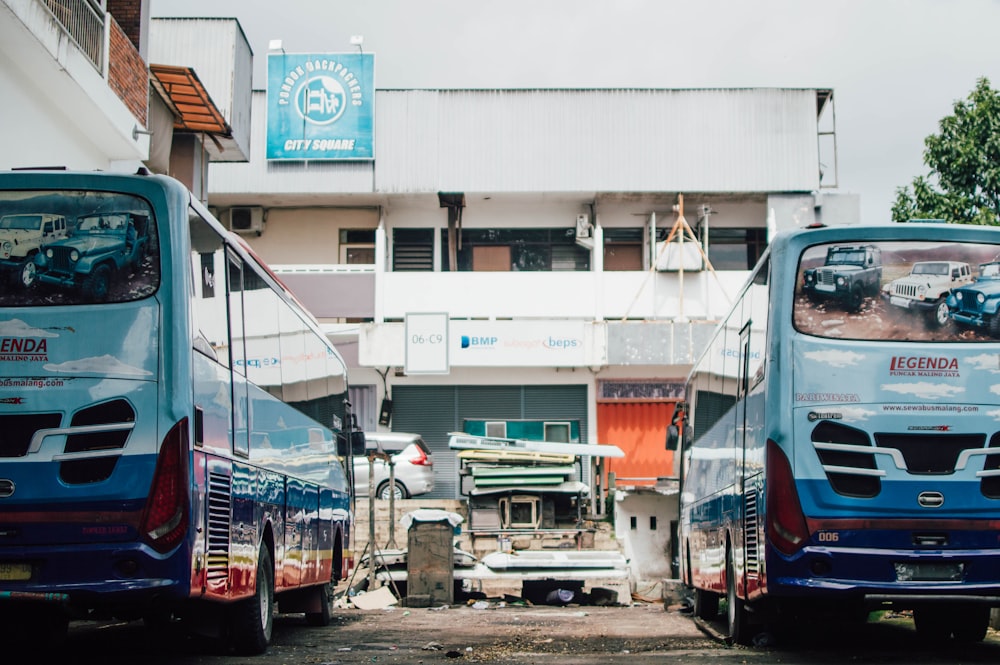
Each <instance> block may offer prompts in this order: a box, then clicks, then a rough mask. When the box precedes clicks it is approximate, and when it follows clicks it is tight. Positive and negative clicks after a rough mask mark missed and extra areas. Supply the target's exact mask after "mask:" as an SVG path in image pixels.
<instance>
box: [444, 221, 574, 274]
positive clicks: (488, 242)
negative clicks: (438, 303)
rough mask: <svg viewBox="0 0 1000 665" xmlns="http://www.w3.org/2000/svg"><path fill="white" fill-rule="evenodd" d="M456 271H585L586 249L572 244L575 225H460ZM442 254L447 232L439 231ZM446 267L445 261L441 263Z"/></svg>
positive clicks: (446, 247)
mask: <svg viewBox="0 0 1000 665" xmlns="http://www.w3.org/2000/svg"><path fill="white" fill-rule="evenodd" d="M461 240H462V241H461V248H460V249H459V250H458V270H460V271H475V272H483V271H504V270H510V271H516V272H527V271H559V270H569V271H587V270H590V251H589V250H587V249H586V248H584V247H580V246H579V245H577V244H576V229H575V228H566V229H561V228H560V229H462V236H461ZM441 247H442V252H441V255H442V256H448V232H447V230H444V229H442V231H441ZM444 269H447V264H446V265H445V266H444Z"/></svg>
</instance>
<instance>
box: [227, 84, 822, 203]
mask: <svg viewBox="0 0 1000 665" xmlns="http://www.w3.org/2000/svg"><path fill="white" fill-rule="evenodd" d="M265 114H266V99H265V95H264V92H263V91H255V93H254V106H253V115H254V123H253V136H254V149H253V151H252V155H251V163H250V164H249V165H246V166H242V165H213V167H212V168H213V170H212V179H211V180H212V191H213V195H214V194H215V193H240V192H246V193H257V192H274V193H281V192H330V193H358V194H363V193H369V194H381V195H386V194H425V193H436V192H439V191H450V192H492V193H508V192H509V193H521V192H523V193H532V192H545V193H558V192H598V193H599V192H623V193H630V192H657V191H675V192H676V191H697V192H703V193H718V192H726V193H730V192H735V193H742V192H808V191H814V190H816V189H818V188H819V185H820V175H819V153H818V141H817V131H818V125H817V90H815V89H779V88H760V89H757V88H750V89H705V90H661V89H620V90H378V91H376V94H375V130H374V131H375V161H374V164H373V163H372V162H319V161H311V162H308V163H305V162H289V163H271V164H268V163H267V161H266V159H264V156H263V149H262V148H263V145H264V143H265V126H264V124H263V119H264V116H265ZM373 169H374V173H373V172H372V171H373Z"/></svg>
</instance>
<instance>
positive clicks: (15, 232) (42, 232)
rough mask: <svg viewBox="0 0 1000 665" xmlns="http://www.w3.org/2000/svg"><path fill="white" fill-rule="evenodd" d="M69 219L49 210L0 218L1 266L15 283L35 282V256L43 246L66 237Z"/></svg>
mask: <svg viewBox="0 0 1000 665" xmlns="http://www.w3.org/2000/svg"><path fill="white" fill-rule="evenodd" d="M66 229H67V226H66V218H65V217H64V216H62V215H54V214H49V213H28V214H14V215H4V216H3V217H0V269H2V270H3V271H4V272H6V273H9V274H10V275H11V276H12V278H13V281H14V285H15V286H21V287H25V288H27V287H29V286H31V285H32V284H34V283H35V255H36V254H38V250H39V248H41V246H42V245H44V244H46V243H50V242H54V241H56V240H59V239H61V238H65V237H66Z"/></svg>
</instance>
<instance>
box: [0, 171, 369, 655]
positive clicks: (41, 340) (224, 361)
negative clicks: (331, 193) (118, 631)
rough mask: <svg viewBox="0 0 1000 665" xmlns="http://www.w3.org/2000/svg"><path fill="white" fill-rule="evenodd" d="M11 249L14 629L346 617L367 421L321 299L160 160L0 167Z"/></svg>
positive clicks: (10, 608)
mask: <svg viewBox="0 0 1000 665" xmlns="http://www.w3.org/2000/svg"><path fill="white" fill-rule="evenodd" d="M3 220H9V222H10V223H4V221H3ZM8 228H9V230H7V231H5V230H4V229H8ZM0 257H3V260H0V270H2V272H0V280H2V281H0V633H5V634H6V636H7V637H13V636H21V635H24V634H31V633H34V634H38V633H42V632H43V631H44V634H45V635H56V636H59V635H61V634H63V633H64V632H65V630H66V628H67V626H68V622H69V621H70V620H76V619H100V618H106V617H117V618H121V619H144V620H146V621H147V622H150V623H153V624H162V623H164V622H166V621H171V622H173V621H174V620H183V621H187V622H188V623H187V625H188V626H189V627H190V628H191V630H193V631H196V632H199V633H203V634H209V635H213V636H216V637H218V638H219V639H220V640H225V642H226V643H227V644H230V645H231V646H232V647H233V648H235V649H236V650H237V651H238V652H240V653H247V654H254V653H260V652H263V651H264V650H266V648H267V646H268V643H269V641H270V638H271V630H272V621H273V618H272V617H273V613H274V611H276V610H280V611H281V612H291V613H295V612H301V613H305V616H306V618H307V621H308V623H310V624H317V625H325V624H327V623H329V621H330V612H331V608H332V601H333V598H332V595H333V587H334V585H335V584H336V582H337V581H338V580H339V579H341V578H342V577H343V576H344V575H345V573H346V571H347V569H348V567H349V566H350V565H351V556H352V552H351V543H350V536H351V524H352V515H353V501H352V498H353V497H352V487H353V484H352V483H351V482H350V478H349V477H348V474H349V473H350V468H351V465H350V464H347V465H345V464H343V460H344V459H345V458H346V457H347V456H349V455H351V454H352V453H360V452H361V451H362V450H363V448H364V435H363V433H360V432H355V431H354V427H353V418H352V415H351V413H350V409H349V403H348V402H347V394H348V385H347V372H346V365H345V363H344V361H343V359H342V358H341V357H340V355H339V354H338V353H337V351H336V349H335V348H334V347H333V346H332V345H331V344H330V342H329V341H328V339H327V338H326V336H325V335H324V334H323V333H322V331H321V330H320V328H319V326H318V324H317V323H316V321H315V320H314V319H313V318H312V317H311V315H310V314H308V313H307V312H306V311H305V310H304V309H303V308H302V307H301V306H300V305H299V303H298V302H297V301H296V300H295V298H294V297H293V296H292V295H291V293H290V292H289V291H288V290H287V289H285V288H284V287H283V286H282V284H281V283H280V282H279V281H278V280H277V279H276V278H275V277H274V275H273V274H272V273H271V272H270V271H269V270H268V269H267V268H266V266H265V265H264V264H263V263H262V262H260V261H259V260H258V259H257V258H255V256H254V255H253V253H252V252H251V251H250V250H249V247H248V246H246V245H245V243H243V242H241V240H240V239H239V237H238V236H235V235H233V234H231V233H230V232H229V231H228V230H227V229H225V228H224V227H223V226H222V225H221V224H220V223H219V222H218V221H217V220H216V219H215V218H213V217H212V215H210V214H209V212H208V210H207V209H206V208H205V207H204V206H202V205H201V204H200V203H199V202H198V201H197V200H196V199H194V198H193V197H192V195H191V194H190V192H189V191H188V190H187V189H186V188H185V187H184V186H183V185H181V184H180V183H178V182H177V181H175V180H173V179H170V178H167V177H163V176H150V175H115V174H108V173H72V172H61V171H15V172H8V173H2V174H0Z"/></svg>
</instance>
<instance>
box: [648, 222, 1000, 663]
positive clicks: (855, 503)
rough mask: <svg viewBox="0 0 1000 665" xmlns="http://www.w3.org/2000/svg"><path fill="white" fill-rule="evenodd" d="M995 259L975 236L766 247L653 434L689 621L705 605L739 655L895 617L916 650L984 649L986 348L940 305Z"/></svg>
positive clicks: (991, 421)
mask: <svg viewBox="0 0 1000 665" xmlns="http://www.w3.org/2000/svg"><path fill="white" fill-rule="evenodd" d="M998 255H1000V230H998V229H995V228H988V227H973V226H960V225H945V224H937V225H932V224H919V225H916V224H912V225H911V224H894V225H883V226H843V227H829V228H826V227H822V228H808V229H802V230H798V231H793V232H787V233H784V234H779V235H778V236H776V237H775V238H774V240H773V242H772V243H771V245H770V246H769V248H768V250H767V251H766V252H765V254H764V256H763V257H762V258H761V260H760V261H759V262H758V264H757V266H756V267H755V269H754V270H753V272H752V273H751V276H750V278H749V279H748V281H747V283H746V285H745V286H744V287H743V289H742V291H741V292H740V294H739V297H738V298H737V299H736V301H735V303H734V305H733V307H732V309H731V310H730V312H729V313H728V315H727V316H726V318H725V319H724V320H723V321H722V322H720V324H719V326H718V327H717V328H716V331H715V333H714V335H713V337H712V338H711V340H710V342H709V343H708V344H707V346H706V349H705V351H704V353H703V354H702V355H701V357H700V358H699V359H698V360H697V362H696V363H695V364H694V366H693V368H692V370H691V373H690V375H689V377H688V380H687V386H686V396H685V402H684V404H683V408H684V418H683V422H676V423H674V424H672V425H671V426H670V427H668V437H667V445H668V447H676V446H678V445H679V446H680V450H681V454H680V455H678V456H677V458H678V459H679V463H680V465H681V468H680V469H679V471H680V473H679V475H680V477H681V499H680V501H681V507H680V509H681V523H680V529H679V546H680V548H679V552H680V562H679V563H680V570H681V577H682V580H683V582H685V583H686V584H687V585H689V587H690V588H691V589H692V592H693V600H694V611H695V613H696V614H697V615H698V616H699V617H702V618H705V619H710V618H716V617H718V615H719V613H720V610H722V609H724V610H725V612H724V613H725V620H726V625H727V630H728V635H729V639H730V640H732V641H734V642H738V643H744V644H745V643H748V642H750V641H752V639H753V637H754V636H755V635H756V634H757V633H758V632H759V631H761V630H763V629H764V628H765V627H771V626H773V627H780V626H781V625H783V624H784V625H787V624H788V623H789V622H794V621H800V620H808V619H815V618H819V617H820V616H823V615H825V614H827V613H833V614H836V615H839V616H840V617H847V618H850V617H855V618H858V619H863V618H867V617H868V614H869V613H870V612H872V611H878V610H882V609H890V608H894V609H905V610H912V611H913V617H914V622H915V626H916V629H917V631H918V633H920V634H921V635H923V636H926V637H928V638H930V639H934V640H939V641H943V640H957V641H967V642H968V641H978V640H981V639H983V637H984V636H985V634H986V630H987V627H988V624H989V612H990V608H991V607H996V606H1000V537H998V535H997V534H998V532H1000V531H998V527H1000V403H998V402H1000V397H998V395H1000V340H998V339H996V338H995V337H993V336H991V335H990V334H989V327H988V326H985V327H983V326H973V325H970V324H968V323H963V322H962V320H961V319H960V317H959V318H956V317H955V316H952V315H954V314H957V313H956V312H955V311H954V310H953V308H951V307H949V306H948V304H947V303H948V302H952V303H954V302H955V298H953V297H952V295H953V293H957V292H958V291H960V290H965V289H969V288H970V286H972V285H974V284H975V283H976V281H975V280H979V279H981V278H982V279H990V277H989V276H988V275H987V274H986V273H987V272H988V271H987V270H986V269H985V268H984V267H983V266H987V267H988V266H990V265H992V262H993V260H994V259H995V258H996V257H997V256H998ZM873 276H875V277H877V279H873ZM968 299H970V298H966V300H968Z"/></svg>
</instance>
